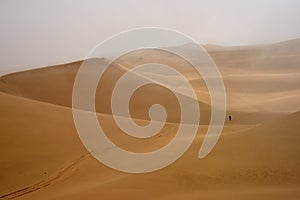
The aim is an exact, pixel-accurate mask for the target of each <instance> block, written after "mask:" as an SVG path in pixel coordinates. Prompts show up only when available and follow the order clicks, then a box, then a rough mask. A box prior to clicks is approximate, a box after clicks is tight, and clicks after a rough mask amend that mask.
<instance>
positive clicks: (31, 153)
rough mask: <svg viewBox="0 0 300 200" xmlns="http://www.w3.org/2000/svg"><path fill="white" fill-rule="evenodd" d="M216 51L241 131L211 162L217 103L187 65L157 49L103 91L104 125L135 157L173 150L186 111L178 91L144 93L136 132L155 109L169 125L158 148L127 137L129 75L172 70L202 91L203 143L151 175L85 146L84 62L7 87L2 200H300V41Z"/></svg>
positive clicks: (120, 66) (137, 56)
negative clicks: (76, 107) (122, 125)
mask: <svg viewBox="0 0 300 200" xmlns="http://www.w3.org/2000/svg"><path fill="white" fill-rule="evenodd" d="M206 48H207V50H208V52H209V54H210V55H211V57H212V58H213V59H214V61H215V62H216V64H217V66H218V67H219V70H220V72H221V74H222V76H223V79H224V84H225V87H226V91H227V109H228V110H227V113H228V114H230V115H232V121H231V122H229V121H228V120H226V122H225V127H224V130H223V132H222V136H221V138H220V139H219V141H218V143H217V145H216V146H215V148H214V149H213V151H212V152H211V153H210V154H209V155H208V156H207V157H206V158H204V159H201V160H200V159H199V158H198V151H199V148H200V146H201V144H202V142H203V138H204V135H205V133H206V130H207V127H208V123H209V120H210V111H211V103H210V96H209V93H208V90H207V87H206V85H205V83H204V81H203V79H202V78H201V77H199V76H198V75H197V74H196V71H195V70H194V69H193V68H192V67H191V66H190V65H189V64H188V63H187V62H186V61H184V60H183V59H180V58H178V57H176V56H174V55H173V54H170V53H167V52H163V51H161V50H157V49H152V50H144V51H136V52H132V53H130V54H127V55H125V56H123V57H121V58H119V59H118V60H116V61H115V62H114V63H113V64H112V66H110V68H109V69H108V70H107V71H106V72H105V74H104V76H103V79H101V81H100V82H99V85H98V88H97V93H96V97H95V101H96V111H97V113H98V114H97V116H98V120H99V123H100V124H101V125H102V126H103V129H104V130H105V131H106V133H107V136H108V137H109V138H110V139H111V140H112V141H113V142H114V143H115V144H116V145H118V146H120V147H122V148H124V149H126V150H128V151H132V152H148V151H153V150H155V149H158V148H160V147H163V146H164V145H166V144H167V143H168V142H169V141H170V140H171V139H172V138H173V137H174V135H175V133H176V131H177V129H178V122H179V121H180V110H179V106H178V101H177V100H176V98H175V96H174V94H172V93H171V92H170V91H169V90H168V89H166V88H163V87H161V86H158V85H155V84H152V85H148V86H144V87H142V88H140V89H139V90H138V91H137V92H136V93H135V94H134V95H133V97H132V99H131V100H130V111H131V115H132V117H133V118H134V120H135V122H136V123H138V124H147V123H148V122H149V121H148V120H149V116H148V109H149V107H150V106H151V105H152V104H154V103H160V104H162V105H164V106H165V108H166V110H167V112H168V119H167V123H166V124H165V126H164V127H163V130H162V131H161V132H160V133H159V134H158V135H156V136H153V137H151V138H149V139H138V138H133V137H130V136H128V135H126V134H124V133H123V132H122V131H121V130H120V129H119V128H118V127H117V126H116V123H115V122H114V120H113V116H112V115H111V113H112V112H111V108H110V97H111V93H112V90H113V87H114V84H115V83H116V81H117V80H118V79H119V78H120V77H121V76H122V75H123V74H124V73H125V72H127V71H128V70H129V69H130V68H132V67H134V66H136V65H139V64H143V63H147V62H160V63H164V64H168V65H171V66H173V67H174V68H175V69H176V70H178V71H179V72H180V73H182V74H183V75H184V76H185V77H186V78H187V79H188V80H189V81H190V83H191V85H192V86H193V89H194V90H195V91H196V93H197V97H198V99H197V101H198V104H199V106H200V108H201V113H200V114H201V122H200V126H199V130H198V134H197V138H196V139H195V141H194V142H193V144H192V146H191V147H190V148H189V149H188V151H187V152H186V153H185V154H184V155H183V156H182V157H181V158H180V159H179V160H177V161H176V162H174V163H173V164H171V165H170V166H168V167H166V168H164V169H162V170H159V171H156V172H152V173H146V174H127V173H122V172H118V171H116V170H113V169H110V168H108V167H106V166H104V165H103V164H101V163H100V162H98V161H97V160H95V159H94V158H93V157H92V156H91V155H90V154H89V153H88V152H87V150H86V149H85V148H84V146H83V144H82V143H81V141H80V139H79V137H78V134H77V131H76V128H75V125H74V122H73V116H72V109H71V107H72V90H73V84H74V80H75V77H76V73H77V71H78V69H79V67H80V65H81V63H82V62H74V63H69V64H63V65H58V66H51V67H45V68H40V69H34V70H28V71H22V72H17V73H13V74H9V75H5V76H2V77H0V113H1V115H0V127H1V134H0V152H1V155H0V157H1V159H0V163H1V164H0V199H14V198H16V199H24V200H25V199H30V200H34V199H45V200H47V199H49V200H50V199H51V200H53V199H62V200H66V199H70V200H71V199H72V200H74V199H184V198H186V199H201V198H202V199H299V198H300V167H299V166H300V156H299V155H300V146H299V141H300V134H299V130H300V123H299V121H300V104H299V100H300V39H298V40H291V41H286V42H282V43H277V44H270V45H258V46H251V47H222V46H214V45H207V46H206ZM101 62H103V63H104V62H106V61H105V59H100V60H99V63H101ZM166 77H167V76H166ZM169 78H171V77H169ZM173 78H174V77H173ZM174 80H175V78H174ZM178 87H180V85H179V86H178Z"/></svg>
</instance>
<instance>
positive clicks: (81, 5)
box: [0, 0, 300, 75]
mask: <svg viewBox="0 0 300 200" xmlns="http://www.w3.org/2000/svg"><path fill="white" fill-rule="evenodd" d="M0 26H1V31H0V45H1V47H0V75H1V74H5V73H9V72H12V71H16V70H20V69H27V68H32V67H37V66H45V65H53V64H58V63H64V62H70V61H74V60H80V59H82V58H84V57H85V56H86V55H87V54H88V52H89V51H90V50H91V49H92V48H93V47H95V46H96V45H97V44H98V43H100V42H101V41H103V40H105V39H106V38H107V37H110V36H111V35H114V34H117V33H119V32H120V31H125V30H129V29H132V28H137V27H143V26H155V27H164V28H170V29H175V30H178V31H180V32H183V33H185V34H186V35H189V36H190V37H192V38H194V39H195V40H197V41H198V42H199V43H202V44H204V43H212V44H220V45H244V44H258V43H271V42H278V41H283V40H288V39H293V38H300V0H180V1H179V0H151V1H150V0H107V1H101V0H99V1H96V0H95V1H92V0H82V1H79V0H48V1H46V0H44V1H41V0H26V1H19V0H0Z"/></svg>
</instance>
